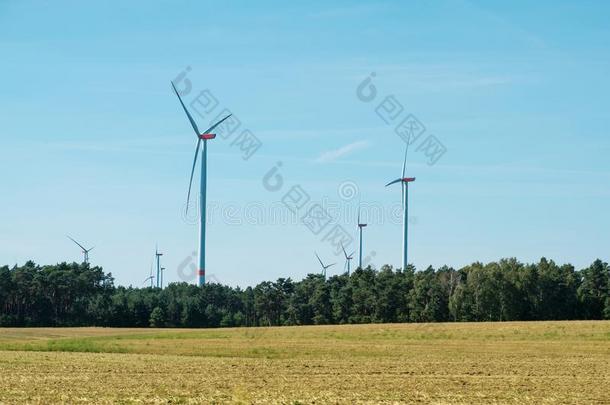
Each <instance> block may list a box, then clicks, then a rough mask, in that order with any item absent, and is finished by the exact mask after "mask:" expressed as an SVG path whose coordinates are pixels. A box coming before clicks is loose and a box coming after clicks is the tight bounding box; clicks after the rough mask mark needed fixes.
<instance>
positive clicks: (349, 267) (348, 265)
mask: <svg viewBox="0 0 610 405" xmlns="http://www.w3.org/2000/svg"><path fill="white" fill-rule="evenodd" d="M341 249H343V254H344V255H345V266H344V267H343V269H344V270H345V269H346V268H347V274H348V275H349V273H350V269H351V266H350V262H351V261H352V259H353V258H354V253H356V252H352V253H351V254H349V255H348V254H347V252H346V251H345V247H343V243H342V244H341Z"/></svg>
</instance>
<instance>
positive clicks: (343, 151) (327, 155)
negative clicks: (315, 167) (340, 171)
mask: <svg viewBox="0 0 610 405" xmlns="http://www.w3.org/2000/svg"><path fill="white" fill-rule="evenodd" d="M368 147H369V142H367V141H356V142H353V143H350V144H347V145H345V146H342V147H340V148H339V149H334V150H329V151H326V152H323V153H322V154H321V155H320V156H319V157H318V158H317V159H316V162H318V163H329V162H334V161H336V160H337V159H339V158H342V157H344V156H348V155H350V154H352V153H353V152H355V151H358V150H361V149H366V148H368Z"/></svg>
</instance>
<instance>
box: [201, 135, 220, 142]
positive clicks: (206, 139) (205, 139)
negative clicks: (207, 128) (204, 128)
mask: <svg viewBox="0 0 610 405" xmlns="http://www.w3.org/2000/svg"><path fill="white" fill-rule="evenodd" d="M198 138H199V139H202V140H204V141H209V140H210V139H214V138H216V134H201V135H199V136H198Z"/></svg>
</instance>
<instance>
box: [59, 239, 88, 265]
mask: <svg viewBox="0 0 610 405" xmlns="http://www.w3.org/2000/svg"><path fill="white" fill-rule="evenodd" d="M66 236H67V237H68V239H70V240H71V241H72V242H74V243H76V244H77V245H78V247H80V248H81V249H82V250H83V256H84V259H83V261H84V263H89V252H91V251H92V250H93V248H94V247H95V246H93V247H92V248H89V249H86V248H85V247H84V246H83V245H81V244H80V243H78V242H77V241H75V240H74V239H72V238H71V237H70V235H66Z"/></svg>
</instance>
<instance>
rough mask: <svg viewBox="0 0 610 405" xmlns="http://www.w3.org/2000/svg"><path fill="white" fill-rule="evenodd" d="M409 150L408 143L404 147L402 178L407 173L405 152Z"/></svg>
mask: <svg viewBox="0 0 610 405" xmlns="http://www.w3.org/2000/svg"><path fill="white" fill-rule="evenodd" d="M408 152H409V144H408V143H407V147H406V148H405V160H404V161H403V162H402V178H403V179H404V178H405V176H406V173H407V153H408Z"/></svg>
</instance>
